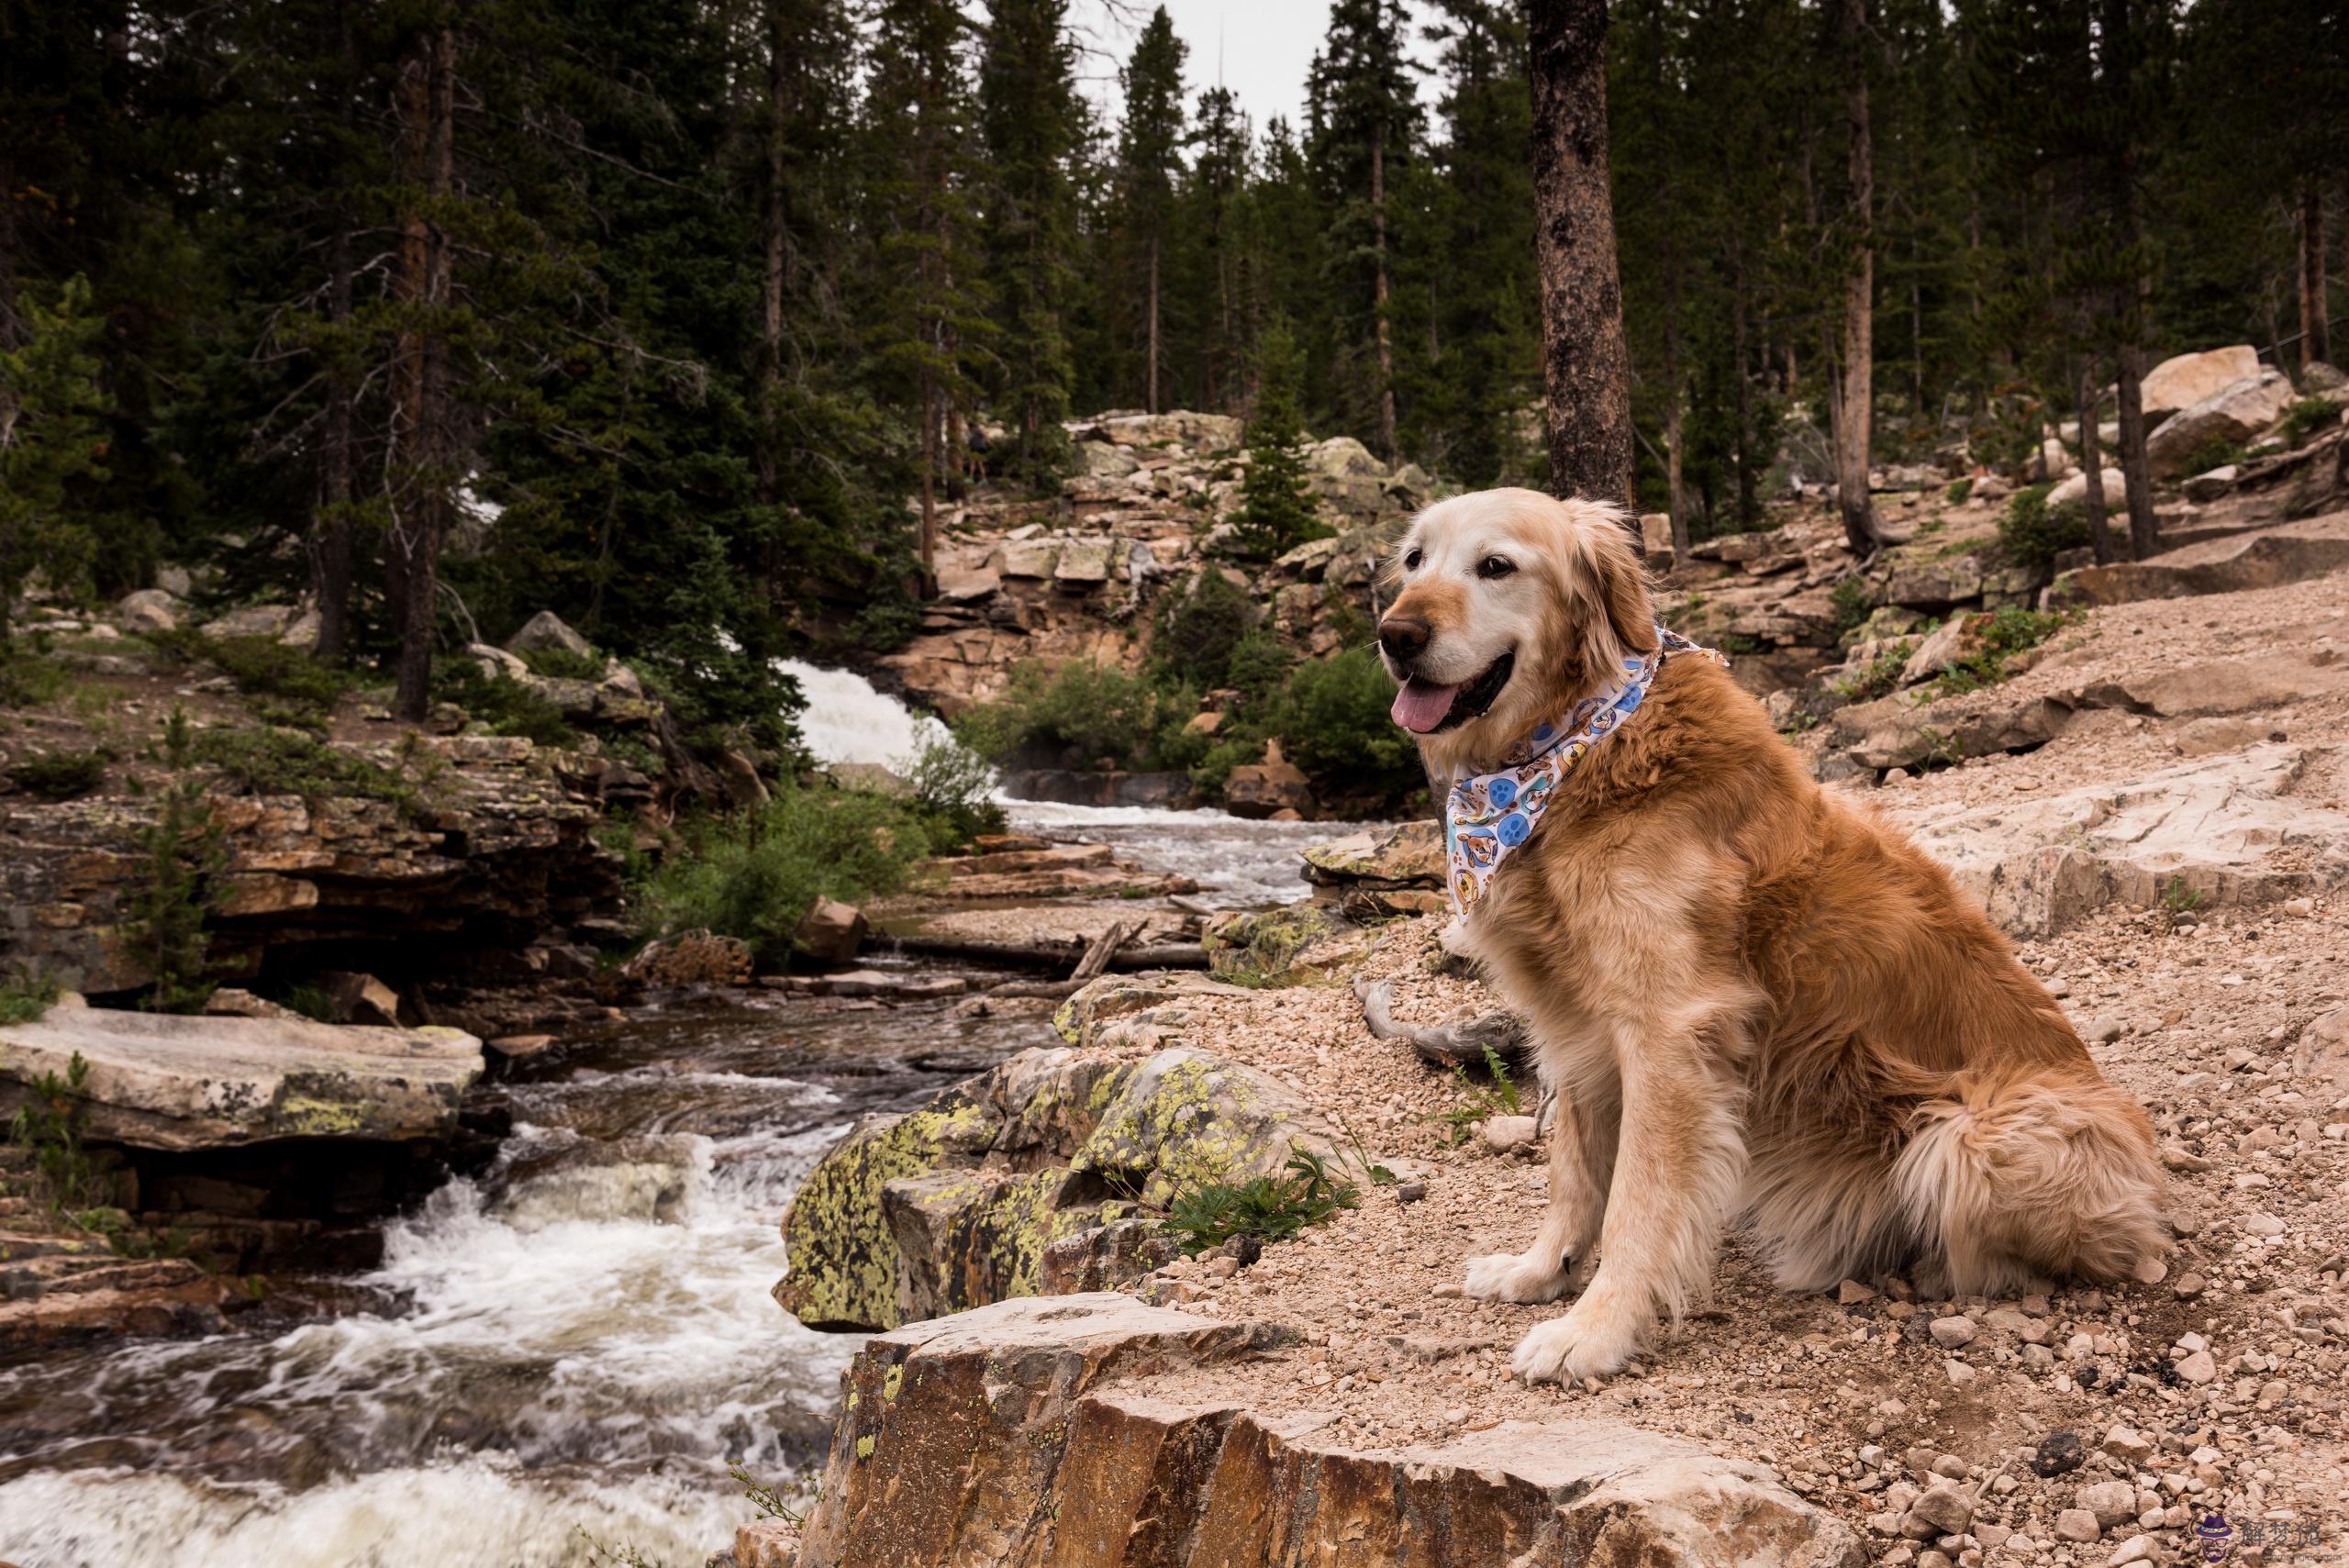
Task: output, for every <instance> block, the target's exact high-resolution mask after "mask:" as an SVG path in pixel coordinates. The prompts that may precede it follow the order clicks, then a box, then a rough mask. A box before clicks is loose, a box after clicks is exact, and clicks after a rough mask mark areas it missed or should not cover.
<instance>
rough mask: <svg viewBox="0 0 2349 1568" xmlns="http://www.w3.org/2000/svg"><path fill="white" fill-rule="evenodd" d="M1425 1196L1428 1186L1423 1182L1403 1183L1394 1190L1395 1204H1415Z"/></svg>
mask: <svg viewBox="0 0 2349 1568" xmlns="http://www.w3.org/2000/svg"><path fill="white" fill-rule="evenodd" d="M1427 1195H1428V1184H1426V1183H1425V1182H1405V1183H1404V1184H1402V1185H1400V1186H1398V1187H1397V1188H1396V1189H1395V1201H1396V1202H1397V1203H1417V1202H1419V1200H1420V1199H1421V1198H1423V1197H1425V1196H1427Z"/></svg>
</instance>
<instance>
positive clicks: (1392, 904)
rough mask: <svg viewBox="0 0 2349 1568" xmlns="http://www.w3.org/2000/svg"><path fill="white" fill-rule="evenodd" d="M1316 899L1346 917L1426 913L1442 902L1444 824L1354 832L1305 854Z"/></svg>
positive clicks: (1307, 877)
mask: <svg viewBox="0 0 2349 1568" xmlns="http://www.w3.org/2000/svg"><path fill="white" fill-rule="evenodd" d="M1305 880H1306V881H1307V882H1308V883H1310V884H1313V888H1314V896H1315V897H1316V898H1320V899H1329V900H1333V901H1335V902H1337V903H1338V904H1340V905H1341V906H1342V907H1343V908H1344V909H1345V910H1346V912H1347V913H1348V914H1351V915H1354V916H1357V917H1359V916H1361V915H1364V914H1377V915H1423V914H1426V913H1428V912H1429V911H1431V910H1433V909H1437V908H1441V907H1442V905H1443V902H1444V895H1443V886H1444V870H1443V824H1442V823H1441V822H1438V821H1434V820H1432V819H1428V820H1422V821H1417V822H1405V823H1402V824H1400V825H1398V826H1397V827H1394V828H1387V829H1386V830H1385V831H1383V832H1362V833H1350V834H1348V835H1347V836H1346V837H1344V838H1342V839H1333V840H1330V841H1329V842H1328V843H1324V844H1316V845H1314V846H1313V847H1312V848H1311V849H1308V850H1307V851H1305Z"/></svg>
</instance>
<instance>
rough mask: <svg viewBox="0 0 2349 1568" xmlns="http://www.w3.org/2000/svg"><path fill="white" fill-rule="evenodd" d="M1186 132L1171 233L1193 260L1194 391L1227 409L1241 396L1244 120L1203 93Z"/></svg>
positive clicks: (1218, 93) (1231, 102)
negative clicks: (1176, 220) (1189, 152)
mask: <svg viewBox="0 0 2349 1568" xmlns="http://www.w3.org/2000/svg"><path fill="white" fill-rule="evenodd" d="M1194 124H1195V128H1194V130H1193V131H1192V133H1191V137H1190V143H1189V145H1190V146H1191V148H1192V149H1193V157H1192V163H1191V174H1190V178H1189V180H1188V181H1187V182H1186V183H1185V185H1184V188H1183V194H1182V200H1181V213H1182V221H1181V224H1180V226H1179V232H1181V233H1182V234H1184V235H1186V237H1187V238H1188V239H1189V240H1190V244H1189V246H1188V247H1187V248H1186V255H1187V256H1189V257H1193V258H1196V266H1194V267H1193V268H1190V269H1188V270H1187V271H1186V278H1185V283H1186V286H1187V289H1188V292H1189V294H1190V297H1191V298H1193V299H1194V300H1195V301H1196V302H1197V308H1196V318H1197V321H1198V322H1199V330H1198V333H1197V339H1198V344H1199V350H1198V363H1197V383H1196V384H1197V386H1198V388H1199V396H1198V401H1199V404H1200V406H1203V407H1208V408H1229V407H1232V406H1236V405H1237V404H1238V403H1239V401H1240V399H1241V395H1242V394H1243V393H1244V390H1245V389H1244V387H1243V386H1242V385H1241V380H1242V376H1243V373H1244V372H1245V369H1246V361H1247V359H1248V355H1249V330H1248V312H1247V299H1248V293H1249V288H1250V276H1249V274H1250V271H1251V263H1252V257H1251V256H1250V255H1249V253H1248V250H1247V248H1246V235H1245V233H1244V231H1243V227H1242V218H1241V205H1242V204H1243V203H1244V202H1245V201H1246V200H1247V195H1248V192H1247V186H1248V158H1249V150H1250V137H1249V131H1248V117H1246V116H1245V115H1243V114H1241V112H1240V106H1239V101H1238V100H1237V99H1235V98H1234V97H1233V96H1232V95H1231V93H1230V90H1229V89H1227V88H1223V87H1210V88H1208V90H1207V91H1206V92H1204V93H1202V94H1200V95H1199V105H1198V115H1197V119H1196V120H1195V122H1194Z"/></svg>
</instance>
